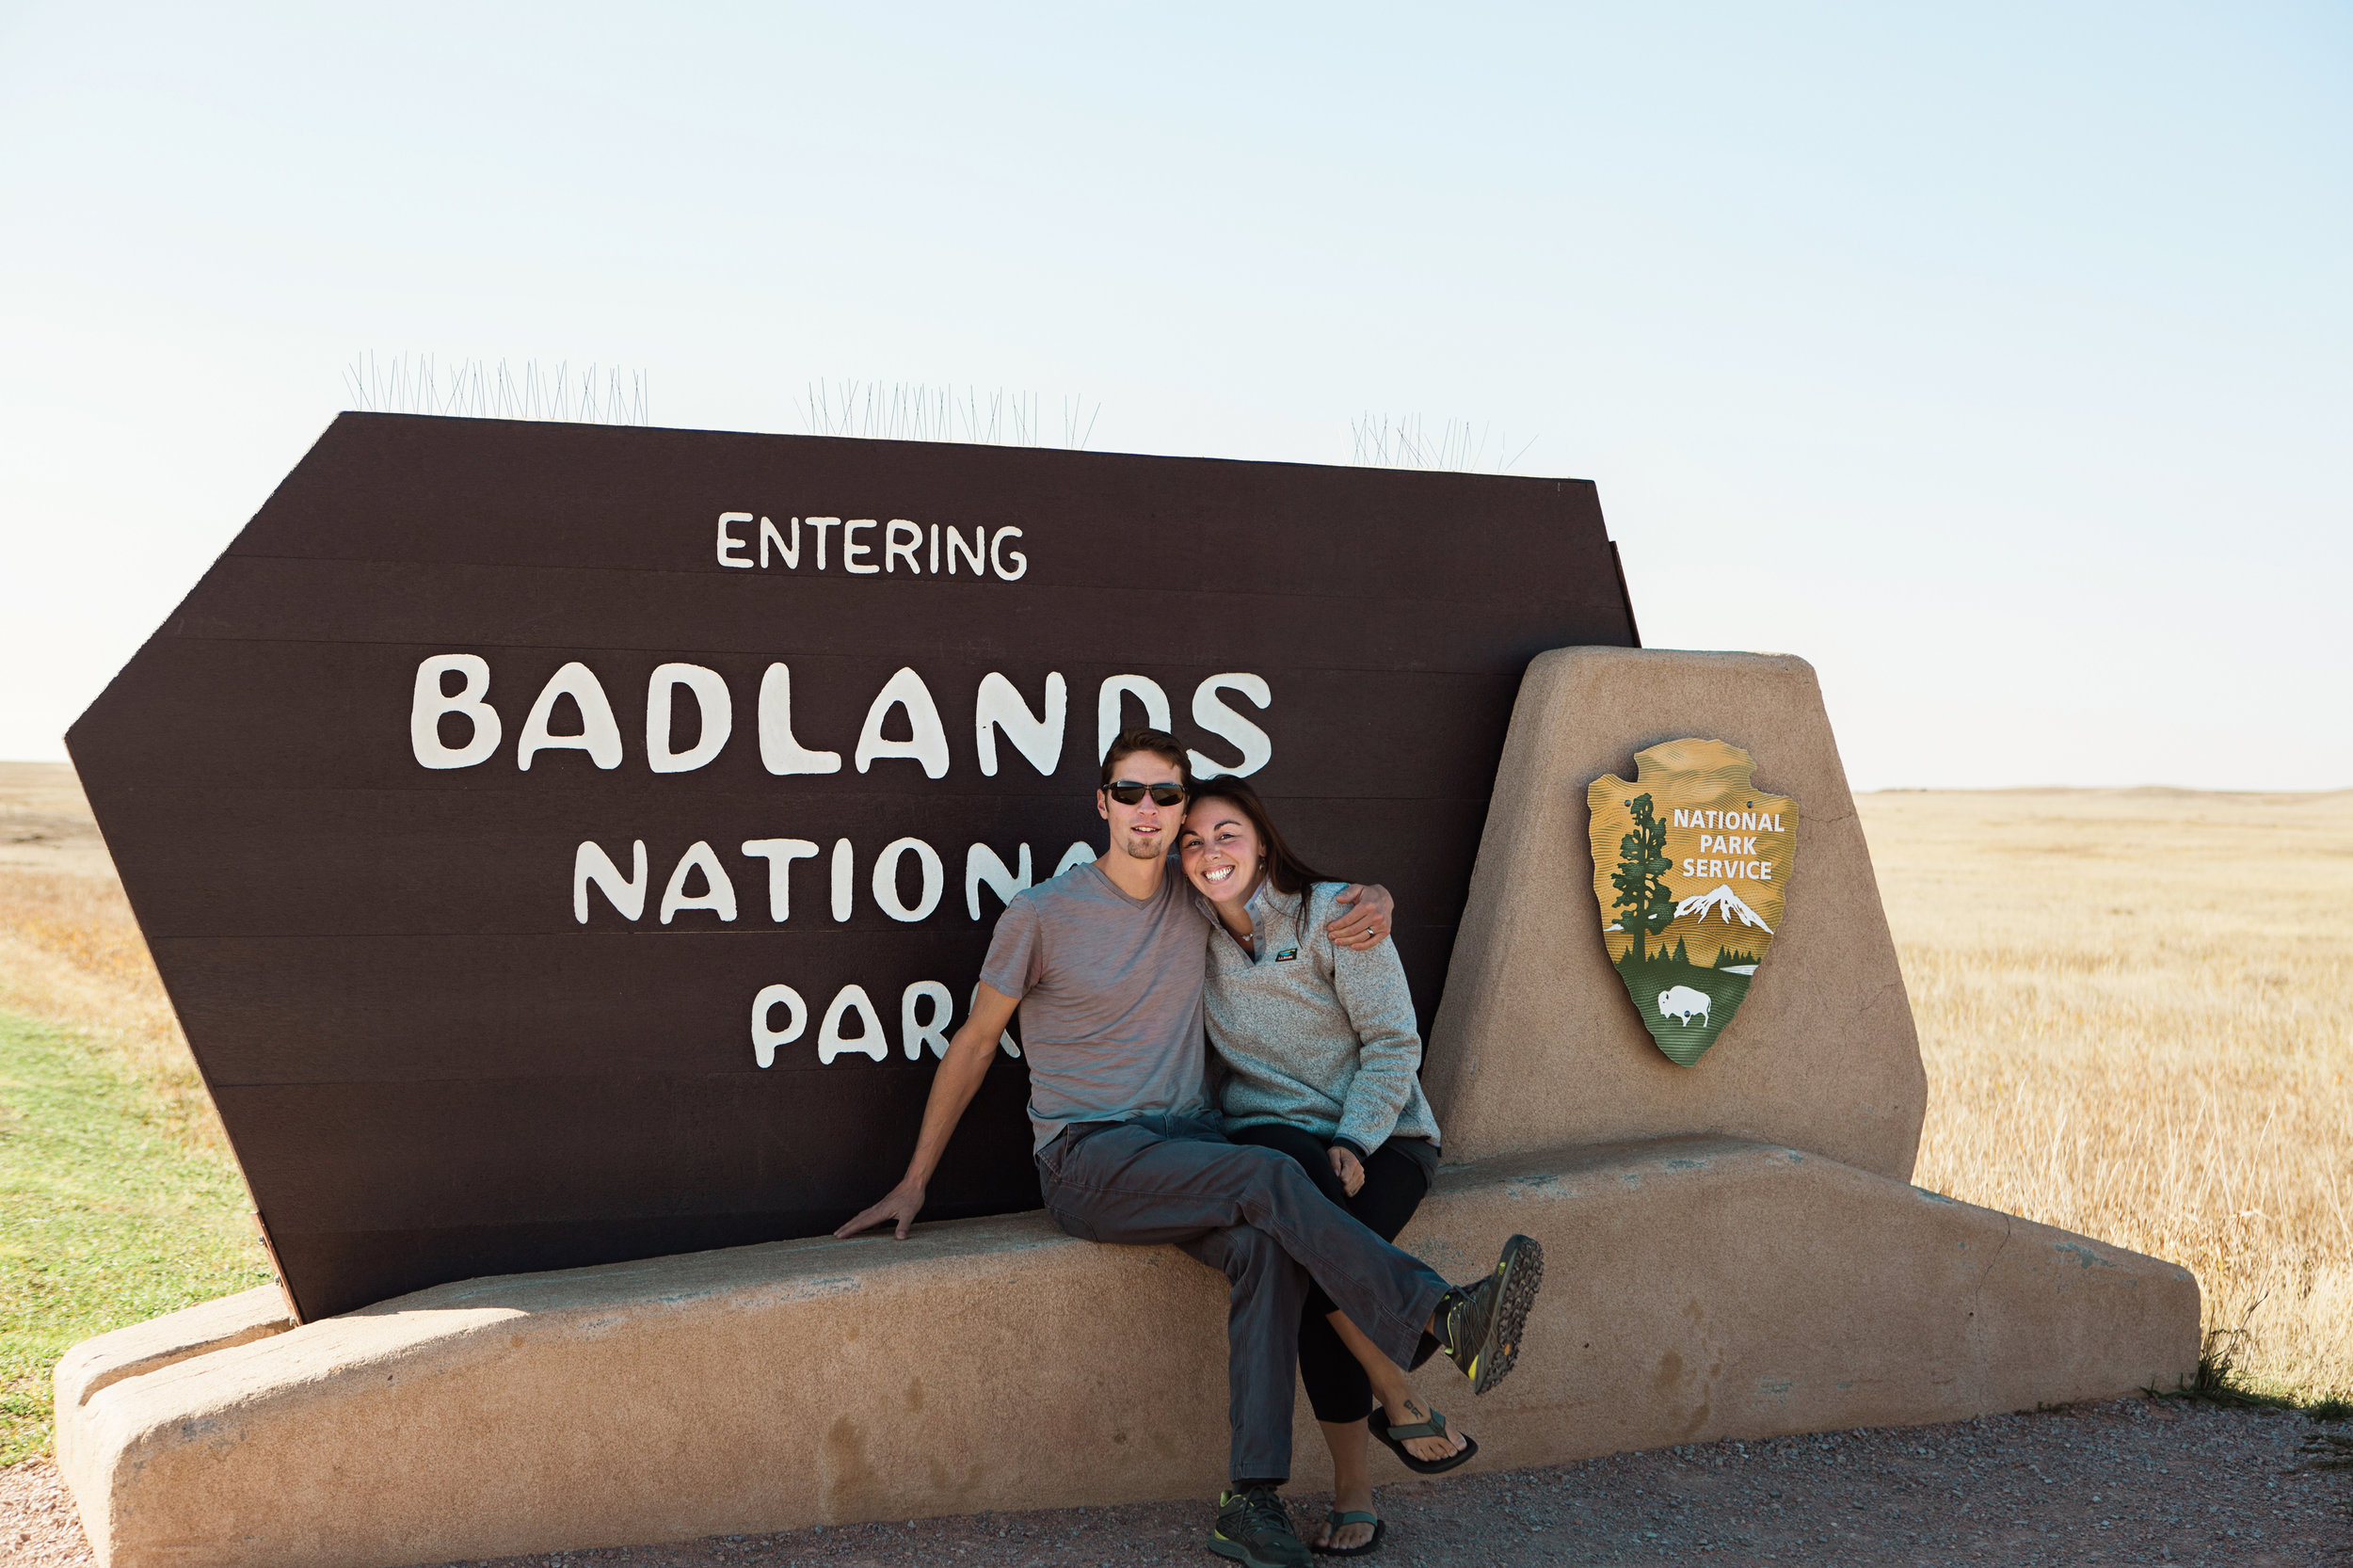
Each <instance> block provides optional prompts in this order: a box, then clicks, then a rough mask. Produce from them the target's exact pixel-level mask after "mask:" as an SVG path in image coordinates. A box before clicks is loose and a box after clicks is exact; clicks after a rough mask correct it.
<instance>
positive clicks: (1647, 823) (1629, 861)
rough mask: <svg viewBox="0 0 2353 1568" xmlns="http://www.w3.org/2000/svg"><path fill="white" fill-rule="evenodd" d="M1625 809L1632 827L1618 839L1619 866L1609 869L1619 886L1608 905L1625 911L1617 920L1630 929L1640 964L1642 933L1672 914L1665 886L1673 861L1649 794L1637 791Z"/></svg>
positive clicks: (1661, 926) (1663, 925)
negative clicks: (1630, 813)
mask: <svg viewBox="0 0 2353 1568" xmlns="http://www.w3.org/2000/svg"><path fill="white" fill-rule="evenodd" d="M1626 809H1627V810H1628V811H1630V812H1632V813H1633V815H1634V831H1633V832H1631V833H1629V834H1627V835H1625V837H1624V838H1623V839H1620V840H1618V869H1617V870H1616V871H1614V872H1610V873H1609V886H1611V887H1612V888H1616V889H1618V898H1617V902H1616V903H1615V904H1613V905H1612V906H1611V907H1613V908H1617V909H1623V910H1625V914H1623V915H1622V916H1620V917H1619V923H1620V924H1622V925H1623V926H1625V929H1626V930H1627V931H1629V932H1632V933H1633V935H1634V962H1635V963H1637V964H1640V963H1641V962H1642V957H1643V954H1642V937H1643V936H1644V935H1645V934H1647V935H1650V936H1657V935H1658V934H1659V933H1660V932H1662V931H1664V930H1666V929H1667V926H1668V923H1669V922H1670V921H1672V920H1673V919H1674V918H1675V899H1674V895H1673V893H1671V892H1669V891H1668V890H1667V872H1669V871H1670V870H1672V869H1673V866H1674V862H1673V861H1672V860H1670V859H1668V858H1667V824H1665V823H1663V822H1661V821H1659V820H1658V818H1657V815H1656V814H1655V813H1654V812H1653V811H1652V810H1651V800H1650V796H1649V795H1647V794H1641V795H1636V796H1635V797H1634V798H1633V799H1632V800H1630V801H1627V802H1626Z"/></svg>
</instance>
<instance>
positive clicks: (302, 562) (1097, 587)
mask: <svg viewBox="0 0 2353 1568" xmlns="http://www.w3.org/2000/svg"><path fill="white" fill-rule="evenodd" d="M1605 542H1609V541H1605ZM220 559H221V560H222V561H224V562H230V561H233V562H238V563H244V562H284V563H287V564H289V565H297V566H337V567H387V568H405V569H410V570H415V571H421V572H422V571H450V572H463V571H486V572H488V571H501V572H518V573H520V572H533V573H540V572H544V573H552V574H562V573H567V572H581V573H596V574H600V575H602V576H607V577H623V578H641V577H662V578H677V579H680V581H681V582H696V583H702V584H709V585H710V586H711V588H712V591H713V592H725V593H749V592H759V591H767V592H772V593H783V592H788V591H800V592H810V591H817V590H820V589H823V590H833V591H840V592H846V593H863V592H870V591H884V590H902V589H909V588H914V589H920V590H921V591H934V590H936V591H943V592H944V591H957V592H965V593H970V592H980V593H986V594H991V595H997V594H1000V593H1001V592H1002V590H1003V586H1004V584H997V583H989V582H984V581H980V580H977V579H970V578H963V577H947V576H944V575H939V574H934V573H925V574H924V575H922V576H920V577H904V578H902V577H899V576H897V575H896V574H895V573H894V574H892V575H891V576H890V577H888V578H886V579H885V580H884V581H882V582H879V583H867V582H863V581H861V580H856V579H841V578H835V577H830V576H820V575H816V574H811V575H808V576H801V575H796V574H794V573H792V572H789V571H785V572H776V571H769V572H764V573H763V572H760V570H759V568H753V569H754V572H755V575H753V576H750V577H744V576H740V575H737V574H735V573H733V572H727V573H722V572H721V571H718V570H714V569H712V568H703V567H696V568H685V567H671V568H664V567H631V566H597V565H593V564H588V563H583V564H580V565H568V566H556V565H552V564H547V563H541V562H528V561H453V560H450V559H449V558H447V557H445V556H437V557H435V558H434V559H431V560H421V559H413V558H409V557H404V556H393V555H383V556H376V555H330V556H318V555H283V554H272V553H262V552H242V551H228V552H223V553H222V555H221V557H220ZM1564 564H1565V563H1564ZM1024 586H1025V591H1026V592H1029V593H1038V592H1049V593H1067V594H1071V595H1084V596H1086V597H1089V598H1099V597H1100V596H1102V595H1105V594H1115V593H1125V594H1136V595H1140V596H1141V595H1151V596H1154V597H1158V598H1164V599H1170V600H1187V599H1193V598H1195V597H1197V596H1195V595H1193V594H1190V593H1188V592H1187V591H1186V590H1184V589H1181V588H1162V587H1159V586H1155V585H1152V584H1137V583H1131V582H1120V581H1113V580H1108V579H1107V580H1103V581H1096V582H1071V581H1051V580H1048V579H1045V578H1042V577H1041V578H1040V579H1039V580H1038V581H1037V582H1034V583H1027V584H1025V585H1024ZM1578 586H1579V584H1576V583H1574V582H1562V583H1561V584H1556V585H1554V586H1553V587H1552V588H1551V589H1550V590H1540V589H1536V588H1533V587H1530V586H1529V584H1528V583H1527V581H1525V580H1521V581H1514V582H1511V583H1507V584H1496V585H1493V586H1490V587H1488V588H1486V589H1485V590H1484V591H1482V592H1481V593H1478V594H1460V595H1449V594H1444V593H1430V594H1417V595H1414V596H1412V597H1410V598H1399V599H1395V600H1379V599H1375V598H1373V597H1372V596H1369V595H1366V594H1361V593H1349V592H1345V591H1339V590H1334V591H1330V592H1319V591H1318V590H1316V589H1313V588H1306V587H1288V586H1287V587H1281V588H1266V587H1241V586H1238V587H1232V588H1221V589H1220V590H1219V597H1220V598H1222V599H1235V600H1257V599H1265V600H1300V601H1306V602H1330V603H1335V604H1352V605H1353V604H1365V603H1368V602H1373V603H1395V604H1398V605H1400V606H1412V605H1423V604H1452V605H1464V606H1469V607H1481V606H1487V605H1492V604H1496V603H1498V602H1501V603H1506V604H1510V605H1512V606H1513V607H1514V608H1536V607H1539V606H1541V605H1543V604H1546V603H1552V604H1557V603H1559V602H1561V599H1560V597H1559V596H1560V595H1561V593H1562V592H1563V591H1572V592H1573V591H1575V590H1576V589H1577V587H1578ZM1522 593H1525V594H1526V595H1527V598H1526V599H1525V600H1523V599H1522V598H1520V597H1519V596H1520V595H1521V594H1522ZM1616 598H1617V594H1616V591H1615V589H1614V588H1613V589H1612V590H1611V591H1610V592H1609V594H1608V595H1607V596H1603V595H1601V594H1599V593H1594V594H1593V607H1594V608H1596V609H1614V608H1616V605H1615V604H1614V603H1613V602H1612V601H1613V600H1616ZM166 624H167V626H168V624H169V622H168V621H167V623H166Z"/></svg>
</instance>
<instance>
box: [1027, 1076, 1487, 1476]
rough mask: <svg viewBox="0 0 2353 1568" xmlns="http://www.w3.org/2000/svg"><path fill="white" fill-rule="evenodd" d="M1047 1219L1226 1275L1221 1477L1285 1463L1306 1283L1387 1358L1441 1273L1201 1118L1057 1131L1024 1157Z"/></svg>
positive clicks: (1297, 1172) (1278, 1162) (1416, 1325)
mask: <svg viewBox="0 0 2353 1568" xmlns="http://www.w3.org/2000/svg"><path fill="white" fill-rule="evenodd" d="M1037 1168H1038V1186H1039V1190H1040V1192H1042V1193H1043V1195H1044V1197H1045V1199H1046V1208H1047V1211H1048V1213H1050V1214H1052V1215H1053V1217H1054V1223H1055V1224H1059V1225H1061V1226H1062V1228H1063V1229H1064V1230H1065V1231H1068V1232H1069V1233H1070V1234H1071V1235H1073V1236H1076V1237H1078V1238H1080V1240H1087V1241H1117V1242H1125V1243H1128V1244H1130V1245H1137V1246H1150V1245H1154V1244H1156V1243H1160V1242H1163V1241H1165V1242H1171V1243H1174V1244H1175V1245H1176V1246H1177V1247H1179V1248H1181V1249H1183V1251H1184V1252H1185V1253H1187V1254H1188V1255H1190V1256H1193V1257H1195V1258H1197V1259H1199V1260H1200V1261H1201V1262H1203V1263H1206V1264H1208V1265H1209V1267H1210V1268H1212V1269H1217V1270H1220V1271H1222V1272H1224V1273H1225V1278H1226V1280H1227V1282H1228V1285H1229V1288H1228V1291H1227V1294H1226V1307H1225V1340H1226V1352H1225V1375H1226V1385H1227V1398H1228V1413H1229V1417H1230V1419H1231V1422H1232V1425H1233V1452H1232V1469H1231V1471H1230V1479H1234V1480H1241V1479H1245V1478H1247V1479H1253V1480H1283V1479H1286V1478H1288V1477H1289V1475H1290V1470H1291V1402H1292V1394H1291V1391H1292V1381H1291V1380H1292V1368H1293V1367H1294V1365H1295V1364H1296V1363H1297V1361H1298V1359H1299V1314H1300V1309H1301V1307H1302V1306H1303V1305H1304V1304H1305V1302H1306V1298H1307V1282H1308V1280H1310V1279H1313V1280H1314V1281H1315V1283H1316V1284H1318V1285H1321V1286H1322V1287H1323V1292H1324V1294H1325V1295H1327V1296H1329V1297H1331V1298H1332V1300H1333V1302H1334V1303H1335V1304H1337V1306H1338V1307H1339V1309H1340V1310H1341V1311H1342V1312H1345V1313H1347V1314H1348V1316H1349V1319H1350V1320H1351V1321H1353V1322H1354V1323H1355V1325H1356V1326H1357V1327H1358V1328H1360V1329H1362V1330H1364V1333H1365V1337H1367V1338H1368V1339H1370V1340H1371V1341H1372V1342H1373V1343H1374V1344H1375V1345H1377V1346H1379V1347H1380V1348H1381V1350H1382V1351H1383V1352H1385V1353H1386V1354H1387V1356H1388V1357H1389V1359H1390V1360H1392V1361H1394V1362H1396V1363H1397V1364H1398V1365H1399V1366H1401V1367H1403V1366H1408V1365H1410V1364H1411V1363H1412V1361H1413V1359H1414V1352H1416V1351H1417V1349H1418V1348H1419V1346H1420V1344H1421V1336H1422V1328H1423V1325H1424V1324H1426V1323H1427V1322H1428V1321H1429V1320H1430V1314H1431V1313H1432V1312H1433V1311H1434V1310H1436V1308H1437V1304H1438V1298H1439V1296H1441V1295H1442V1294H1444V1293H1445V1290H1446V1288H1447V1287H1446V1281H1445V1280H1443V1279H1441V1278H1439V1277H1438V1276H1437V1275H1436V1274H1435V1273H1433V1272H1431V1271H1430V1270H1429V1269H1428V1268H1426V1267H1424V1266H1423V1265H1422V1264H1421V1263H1419V1262H1417V1261H1416V1260H1415V1259H1414V1258H1413V1257H1411V1256H1407V1255H1406V1254H1404V1253H1401V1252H1400V1251H1399V1250H1398V1249H1397V1248H1395V1247H1393V1246H1391V1245H1389V1243H1388V1242H1386V1241H1384V1240H1381V1238H1380V1237H1378V1236H1375V1235H1374V1234H1373V1233H1372V1232H1371V1231H1369V1230H1368V1229H1367V1228H1365V1225H1364V1224H1363V1222H1362V1221H1360V1220H1358V1219H1357V1218H1356V1217H1355V1216H1354V1215H1353V1214H1351V1213H1349V1212H1348V1211H1347V1210H1346V1209H1344V1208H1340V1207H1339V1206H1338V1205H1337V1204H1335V1203H1333V1202H1332V1200H1331V1199H1329V1198H1327V1197H1325V1196H1324V1195H1323V1194H1322V1193H1321V1192H1319V1191H1318V1190H1317V1188H1316V1184H1315V1182H1314V1180H1313V1179H1312V1178H1310V1177H1309V1176H1308V1175H1307V1173H1306V1172H1305V1171H1303V1170H1301V1169H1300V1168H1299V1164H1298V1162H1297V1161H1296V1160H1292V1159H1291V1158H1290V1157H1289V1156H1288V1155H1283V1154H1277V1153H1275V1152H1274V1151H1273V1149H1267V1148H1258V1147H1255V1146H1252V1145H1246V1144H1229V1143H1227V1142H1226V1141H1225V1134H1224V1133H1223V1132H1221V1131H1219V1130H1218V1129H1217V1128H1216V1127H1215V1126H1214V1125H1213V1124H1209V1123H1205V1122H1199V1121H1194V1120H1192V1119H1190V1118H1186V1117H1171V1116H1147V1117H1144V1118H1142V1119H1140V1120H1137V1121H1132V1122H1122V1123H1118V1124H1116V1125H1105V1124H1103V1123H1084V1124H1080V1125H1079V1126H1075V1127H1070V1128H1064V1130H1063V1131H1062V1132H1061V1133H1060V1134H1059V1135H1057V1136H1056V1137H1055V1139H1054V1141H1053V1142H1052V1143H1050V1144H1047V1145H1046V1147H1044V1148H1043V1149H1040V1150H1039V1151H1038V1155H1037Z"/></svg>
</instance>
